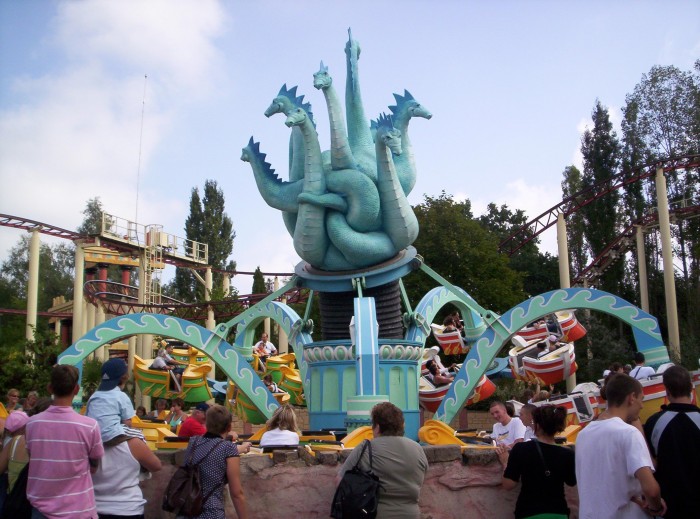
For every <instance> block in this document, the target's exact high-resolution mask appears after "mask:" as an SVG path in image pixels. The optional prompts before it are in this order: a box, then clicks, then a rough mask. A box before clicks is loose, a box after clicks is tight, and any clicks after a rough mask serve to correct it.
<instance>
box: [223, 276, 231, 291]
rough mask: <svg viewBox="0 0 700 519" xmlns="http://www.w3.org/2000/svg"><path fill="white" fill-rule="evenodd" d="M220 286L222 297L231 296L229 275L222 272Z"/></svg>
mask: <svg viewBox="0 0 700 519" xmlns="http://www.w3.org/2000/svg"><path fill="white" fill-rule="evenodd" d="M222 284H223V289H224V297H228V296H229V295H231V274H229V273H227V272H224V275H223V277H222Z"/></svg>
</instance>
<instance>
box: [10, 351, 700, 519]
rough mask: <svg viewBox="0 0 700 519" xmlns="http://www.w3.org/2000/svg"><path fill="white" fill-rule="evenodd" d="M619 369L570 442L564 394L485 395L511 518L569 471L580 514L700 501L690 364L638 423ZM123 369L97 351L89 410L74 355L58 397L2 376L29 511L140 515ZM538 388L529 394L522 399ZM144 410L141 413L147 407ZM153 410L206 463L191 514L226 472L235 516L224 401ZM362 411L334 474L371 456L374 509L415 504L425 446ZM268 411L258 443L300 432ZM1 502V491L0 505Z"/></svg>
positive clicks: (140, 472)
mask: <svg viewBox="0 0 700 519" xmlns="http://www.w3.org/2000/svg"><path fill="white" fill-rule="evenodd" d="M643 362H644V361H643V359H641V360H640V363H638V364H637V365H638V366H640V365H641V366H643ZM620 371H621V372H618V371H617V370H611V373H609V374H608V376H607V378H606V380H605V385H604V387H603V388H602V390H601V395H602V396H603V397H604V398H605V399H606V401H607V408H606V410H605V412H604V413H602V414H601V415H599V416H598V417H596V419H594V421H592V422H591V423H590V424H588V425H587V426H586V427H585V428H583V429H582V430H581V432H580V433H579V435H578V438H577V441H576V448H575V453H574V451H573V450H572V449H569V448H568V447H564V446H559V445H557V443H556V441H555V436H556V435H557V434H558V433H560V432H561V431H563V430H564V428H565V426H566V416H567V411H566V409H564V408H563V407H557V406H556V405H552V404H549V403H546V404H544V405H534V404H532V403H526V404H525V405H523V406H522V407H521V408H520V410H519V415H518V416H516V413H515V408H514V407H513V406H512V405H510V403H509V402H505V403H504V402H493V403H492V404H491V405H490V409H489V412H490V414H491V416H492V417H493V419H494V421H495V423H494V425H493V431H492V432H491V433H490V438H491V440H492V441H493V444H494V446H495V447H496V452H497V455H498V457H499V460H500V461H501V463H502V464H503V467H504V471H503V479H502V487H503V488H504V489H506V490H510V489H514V488H516V486H517V485H518V483H521V486H520V492H519V495H518V498H517V502H516V505H515V511H514V515H515V517H516V518H534V517H538V518H544V517H547V518H554V519H557V518H566V517H569V509H568V504H567V500H566V497H565V490H564V488H565V485H568V486H574V485H577V487H578V495H579V517H580V518H582V519H589V518H595V519H607V518H610V519H612V518H622V519H625V518H639V519H642V518H645V517H650V516H663V517H667V518H671V519H673V518H678V517H687V516H688V515H687V514H688V511H692V510H697V509H699V508H700V493H698V492H697V489H698V488H700V474H699V473H698V470H697V467H698V466H700V409H699V408H698V407H697V406H695V405H693V404H692V403H691V394H692V391H693V385H692V381H691V378H690V374H689V373H688V371H687V370H686V369H685V368H683V367H681V366H672V367H669V368H668V369H666V371H664V373H663V384H664V386H665V387H666V391H667V398H668V402H669V404H668V405H665V406H663V407H662V409H661V410H660V411H659V412H658V413H656V414H655V415H653V416H651V417H650V418H649V419H648V420H647V422H646V424H645V425H644V427H643V428H642V427H641V425H640V423H639V413H640V411H641V409H642V401H643V391H642V386H641V384H640V382H639V381H638V380H637V379H636V378H634V377H633V376H631V375H628V374H625V373H624V372H622V371H623V370H620ZM126 380H127V367H126V363H125V362H124V361H123V360H121V359H110V360H109V361H107V362H105V363H104V365H103V367H102V379H101V383H100V385H99V387H98V388H97V390H96V391H95V392H94V393H93V395H92V396H91V397H90V399H89V400H88V403H87V406H86V412H85V415H81V414H79V413H76V412H75V411H74V410H73V409H72V407H71V406H72V402H73V398H74V397H75V395H76V394H77V393H78V391H79V386H78V381H79V374H78V370H77V369H76V368H75V367H73V366H68V365H57V366H55V367H54V368H53V370H52V373H51V382H50V385H49V388H48V389H49V391H50V393H51V394H52V395H53V399H52V400H51V399H48V398H38V395H37V394H35V395H33V396H34V398H32V399H31V400H30V399H29V398H28V397H27V399H25V401H24V404H25V405H26V407H25V409H27V408H28V409H27V411H26V412H25V411H24V410H22V403H21V402H20V400H19V399H20V395H19V392H18V391H16V390H10V392H8V398H7V401H8V406H6V407H12V409H13V410H12V412H11V413H10V414H9V416H8V418H7V420H6V422H5V432H4V436H5V437H4V439H3V450H2V453H1V454H0V474H3V475H5V476H6V478H7V481H6V488H4V489H2V491H0V501H2V499H4V497H5V496H6V495H7V492H9V491H12V489H13V488H14V486H15V485H17V484H18V482H19V481H21V480H22V478H23V477H24V478H25V479H26V489H27V490H26V496H27V499H28V501H29V504H30V505H31V517H32V519H44V518H48V519H54V518H57V517H75V518H78V519H80V518H91V519H92V518H95V517H99V518H101V519H115V518H125V517H130V518H138V517H144V509H145V503H146V501H145V499H144V497H143V493H142V491H141V488H140V485H139V483H140V481H142V480H143V479H145V478H148V477H150V473H152V472H156V471H158V470H160V469H161V462H160V460H159V458H158V457H156V456H155V455H154V454H153V453H152V452H151V450H150V449H149V448H148V446H147V444H146V443H145V441H144V438H143V435H142V434H141V432H140V431H139V430H138V429H134V428H132V427H131V426H132V425H133V424H132V420H133V419H134V417H135V416H137V412H136V410H135V409H134V407H133V404H131V401H130V400H129V398H128V397H127V395H126V394H125V393H124V392H123V391H122V389H123V387H124V383H125V382H126ZM28 396H29V395H28ZM534 396H536V395H534V394H528V395H524V398H523V400H529V399H532V398H533V397H534ZM168 408H169V410H168ZM140 412H141V414H142V416H143V417H144V418H146V417H148V413H147V412H146V410H145V409H141V410H140ZM153 416H155V417H156V418H160V419H162V420H164V423H167V424H168V425H169V426H170V427H171V428H173V430H177V431H178V434H179V435H180V436H185V437H188V438H189V442H188V447H187V451H186V453H185V458H186V459H188V460H191V462H192V463H195V464H198V465H199V466H200V467H201V486H202V493H203V495H205V496H207V498H206V499H205V502H204V505H203V512H202V515H200V516H198V517H201V518H209V517H214V518H224V517H225V511H224V503H225V500H224V495H223V492H224V489H225V487H226V485H228V492H229V494H230V498H231V502H232V503H233V506H234V508H235V510H236V513H237V514H238V517H239V518H247V517H248V512H247V505H246V500H245V496H244V494H243V490H242V483H241V476H240V458H239V456H240V454H241V453H245V452H248V451H249V450H250V444H249V443H243V444H240V445H238V444H237V443H235V440H237V434H236V433H235V432H234V431H233V430H232V428H231V427H232V416H231V413H230V411H228V410H227V409H226V408H224V407H222V406H219V405H208V404H206V403H200V404H197V405H196V406H195V407H194V408H193V409H192V410H191V413H190V414H189V415H187V413H185V411H184V402H183V401H182V400H181V399H178V398H176V399H174V400H173V401H172V402H171V405H170V406H168V402H167V401H165V400H163V401H161V400H159V401H157V402H156V408H155V409H154V415H153ZM371 420H372V432H373V439H372V449H371V459H370V458H369V456H370V454H369V450H363V449H354V450H353V452H352V453H351V454H350V456H349V457H348V458H347V460H346V461H345V463H344V464H343V465H342V466H341V468H340V469H339V471H338V473H337V477H338V481H339V480H340V479H341V478H342V477H343V475H344V474H345V472H347V471H348V470H350V469H352V468H353V467H355V466H356V465H359V467H361V468H363V469H364V470H368V469H369V468H370V466H371V469H372V471H373V472H374V474H376V475H377V476H378V477H379V480H380V481H381V487H380V491H379V508H378V515H377V517H381V518H387V519H392V518H417V517H419V516H420V511H419V508H418V500H419V497H420V490H421V487H422V484H423V481H424V478H425V475H426V473H427V470H428V461H427V458H426V455H425V452H424V451H423V449H422V448H421V447H420V445H419V444H418V443H416V442H415V441H413V440H410V439H407V438H405V437H404V436H403V434H404V419H403V413H402V412H401V410H400V409H399V408H398V407H396V406H395V405H393V404H391V403H388V402H386V403H381V404H378V405H376V406H375V407H374V408H373V409H372V411H371ZM266 425H267V430H266V432H265V433H264V434H263V435H262V437H261V441H260V446H261V447H271V446H274V447H278V446H296V445H298V444H299V434H300V433H299V429H298V425H297V419H296V415H295V412H294V409H293V408H292V407H291V406H289V405H282V406H280V407H279V408H278V409H277V410H276V411H275V413H274V414H273V416H272V417H271V419H270V420H269V421H268V422H267V424H266ZM231 440H234V441H231ZM2 506H3V505H2V503H1V502H0V510H2Z"/></svg>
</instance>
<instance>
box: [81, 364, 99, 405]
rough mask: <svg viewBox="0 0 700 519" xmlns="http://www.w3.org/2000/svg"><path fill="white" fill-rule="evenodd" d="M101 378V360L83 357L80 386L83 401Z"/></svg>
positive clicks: (86, 399)
mask: <svg viewBox="0 0 700 519" xmlns="http://www.w3.org/2000/svg"><path fill="white" fill-rule="evenodd" d="M101 380H102V361H101V360H99V359H96V358H95V359H85V360H84V361H83V374H82V379H81V381H80V387H82V388H83V402H87V401H88V399H89V398H90V395H92V394H93V393H94V392H95V391H97V388H98V387H99V385H100V381H101Z"/></svg>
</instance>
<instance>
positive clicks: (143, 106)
mask: <svg viewBox="0 0 700 519" xmlns="http://www.w3.org/2000/svg"><path fill="white" fill-rule="evenodd" d="M147 83H148V75H144V76H143V100H142V101H141V133H140V135H139V164H138V167H137V168H136V214H135V215H134V222H135V223H138V221H139V183H140V181H141V150H142V147H143V115H144V112H145V111H146V84H147Z"/></svg>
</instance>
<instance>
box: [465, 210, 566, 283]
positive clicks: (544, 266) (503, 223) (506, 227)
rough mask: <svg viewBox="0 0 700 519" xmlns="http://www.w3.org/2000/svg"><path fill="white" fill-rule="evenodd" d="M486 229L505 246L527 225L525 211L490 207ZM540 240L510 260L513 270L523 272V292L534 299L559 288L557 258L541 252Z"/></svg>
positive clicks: (483, 219)
mask: <svg viewBox="0 0 700 519" xmlns="http://www.w3.org/2000/svg"><path fill="white" fill-rule="evenodd" d="M478 220H479V222H480V223H481V224H482V226H484V228H485V229H486V230H487V231H489V232H491V233H493V234H494V235H495V236H496V238H497V240H498V241H499V243H500V242H502V241H503V240H505V239H506V238H508V237H509V236H511V235H512V234H513V233H514V232H515V231H516V230H517V229H519V228H520V227H522V226H523V225H525V224H526V223H527V216H526V215H525V212H524V211H523V210H521V209H516V210H515V211H511V210H510V209H508V206H507V205H505V204H504V205H502V206H501V207H498V206H496V204H493V203H491V204H489V205H488V207H487V209H486V213H485V214H483V215H481V216H480V217H479V219H478ZM538 244H539V238H535V239H534V240H532V241H530V242H529V243H527V244H526V245H525V246H523V247H522V248H521V249H520V250H519V251H518V253H517V254H514V255H513V256H511V257H510V260H509V265H510V267H511V268H512V269H513V270H515V271H517V272H519V273H520V274H521V275H522V278H523V289H524V290H525V292H526V294H528V295H530V296H533V295H537V294H541V293H543V292H547V291H549V290H553V289H555V288H557V287H558V286H559V270H558V266H557V258H556V257H554V256H551V255H550V254H549V253H545V254H542V253H541V252H540V251H539V247H538Z"/></svg>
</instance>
